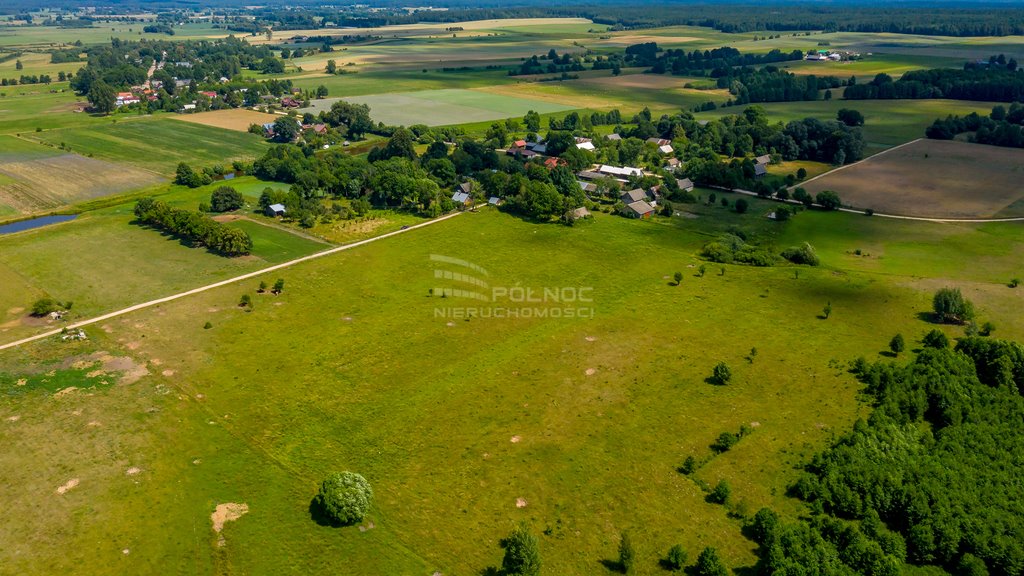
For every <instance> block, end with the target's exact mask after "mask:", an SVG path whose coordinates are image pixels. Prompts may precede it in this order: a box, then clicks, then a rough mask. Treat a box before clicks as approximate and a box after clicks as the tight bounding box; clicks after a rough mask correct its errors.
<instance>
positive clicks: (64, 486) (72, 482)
mask: <svg viewBox="0 0 1024 576" xmlns="http://www.w3.org/2000/svg"><path fill="white" fill-rule="evenodd" d="M75 486H78V478H72V479H71V480H68V481H67V482H65V483H64V484H61V485H60V486H58V487H57V494H65V493H67V491H68V490H71V489H72V488H74V487H75Z"/></svg>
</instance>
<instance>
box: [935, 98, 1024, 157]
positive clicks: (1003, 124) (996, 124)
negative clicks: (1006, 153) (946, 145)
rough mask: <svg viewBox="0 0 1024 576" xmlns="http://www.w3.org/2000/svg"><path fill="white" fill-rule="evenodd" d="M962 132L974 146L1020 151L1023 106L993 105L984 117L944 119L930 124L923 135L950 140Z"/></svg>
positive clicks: (1023, 136) (1023, 142)
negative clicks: (1016, 149) (975, 144)
mask: <svg viewBox="0 0 1024 576" xmlns="http://www.w3.org/2000/svg"><path fill="white" fill-rule="evenodd" d="M965 132H966V133H970V135H969V136H968V140H969V141H971V142H976V143H978V144H990V145H992V146H1006V147H1010V148H1024V107H1022V106H1021V105H1020V104H1018V103H1016V102H1014V103H1013V104H1011V105H1010V109H1009V110H1007V109H1006V108H1004V107H1002V106H995V107H994V108H992V112H991V113H990V114H989V115H988V116H987V117H986V116H981V115H980V114H977V113H975V112H972V113H971V114H968V115H967V116H948V117H946V118H945V119H940V120H936V121H935V122H933V123H932V125H931V126H929V127H928V129H927V130H925V135H926V136H928V137H929V138H932V139H934V140H952V139H953V138H955V137H956V136H957V135H958V134H963V133H965Z"/></svg>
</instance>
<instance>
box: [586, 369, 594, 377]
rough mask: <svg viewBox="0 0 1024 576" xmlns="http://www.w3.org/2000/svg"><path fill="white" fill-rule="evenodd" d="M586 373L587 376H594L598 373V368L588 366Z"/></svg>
mask: <svg viewBox="0 0 1024 576" xmlns="http://www.w3.org/2000/svg"><path fill="white" fill-rule="evenodd" d="M586 374H587V376H593V375H594V374H597V370H596V369H594V368H587V372H586Z"/></svg>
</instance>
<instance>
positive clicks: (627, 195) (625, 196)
mask: <svg viewBox="0 0 1024 576" xmlns="http://www.w3.org/2000/svg"><path fill="white" fill-rule="evenodd" d="M619 199H620V200H622V201H623V202H625V203H626V204H629V203H631V202H638V201H640V200H647V192H644V191H643V190H642V189H640V188H635V189H633V190H630V191H628V192H623V193H622V196H620V197H619Z"/></svg>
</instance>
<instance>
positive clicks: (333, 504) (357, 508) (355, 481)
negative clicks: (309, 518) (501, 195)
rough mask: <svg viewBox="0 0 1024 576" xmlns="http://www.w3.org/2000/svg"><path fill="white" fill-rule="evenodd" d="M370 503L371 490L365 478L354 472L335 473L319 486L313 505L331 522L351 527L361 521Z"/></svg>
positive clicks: (371, 498)
mask: <svg viewBox="0 0 1024 576" xmlns="http://www.w3.org/2000/svg"><path fill="white" fill-rule="evenodd" d="M372 501H373V489H372V488H370V483H369V482H367V481H366V478H363V477H362V476H360V475H359V474H356V473H355V472H335V473H334V474H331V475H330V476H328V477H327V478H326V479H325V480H324V481H323V484H321V485H320V492H318V493H317V495H316V497H314V498H313V505H314V506H316V508H318V509H319V510H320V511H321V512H322V513H323V514H324V516H326V517H327V518H328V519H329V520H330V521H331V522H334V523H335V524H338V525H341V526H351V525H352V524H355V523H356V522H359V521H360V520H362V519H363V516H365V515H366V511H367V510H368V509H369V508H370V503H371V502H372Z"/></svg>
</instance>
